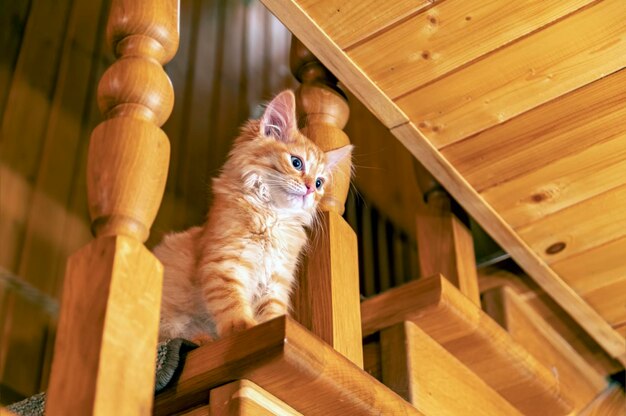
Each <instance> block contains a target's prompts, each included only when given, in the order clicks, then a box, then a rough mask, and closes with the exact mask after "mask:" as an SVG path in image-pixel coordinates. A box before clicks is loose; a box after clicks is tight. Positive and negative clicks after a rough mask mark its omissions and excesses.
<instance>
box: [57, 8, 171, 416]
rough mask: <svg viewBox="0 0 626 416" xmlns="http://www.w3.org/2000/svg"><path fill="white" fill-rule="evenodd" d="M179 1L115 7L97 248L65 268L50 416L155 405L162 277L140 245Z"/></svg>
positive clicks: (166, 103)
mask: <svg viewBox="0 0 626 416" xmlns="http://www.w3.org/2000/svg"><path fill="white" fill-rule="evenodd" d="M178 10H179V5H178V0H113V1H112V5H111V13H110V16H109V21H108V26H107V37H108V40H109V42H110V43H111V45H112V47H113V50H114V52H115V54H116V56H117V58H118V59H117V60H116V62H115V63H113V65H112V66H111V67H110V68H109V69H108V70H107V71H106V73H105V74H104V75H103V77H102V79H101V81H100V84H99V87H98V104H99V107H100V109H101V111H102V113H103V114H104V116H105V118H106V120H105V121H104V122H102V123H101V124H100V125H98V126H97V127H96V128H95V130H94V131H93V134H92V136H91V142H90V147H89V155H88V171H87V182H88V199H89V212H90V214H91V219H92V230H93V232H94V235H95V237H96V238H95V240H93V241H92V242H91V243H89V244H88V245H87V246H85V247H83V248H82V249H81V250H79V251H78V252H77V253H75V254H74V255H72V256H71V257H70V259H69V262H68V265H67V270H66V276H65V283H64V292H63V304H62V308H61V316H60V319H59V329H58V333H57V338H56V344H55V353H54V360H53V364H52V373H51V377H50V386H49V390H48V399H47V402H46V414H47V415H91V414H98V415H127V414H128V415H130V414H132V415H138V414H143V415H147V414H150V413H151V408H152V398H153V395H154V367H155V357H156V343H157V336H158V320H159V308H160V301H161V284H162V274H163V268H162V266H161V264H160V263H159V261H158V260H157V259H156V258H155V257H154V256H153V255H152V253H150V251H148V250H147V249H146V248H145V247H144V245H143V242H145V241H146V239H147V238H148V234H149V230H150V227H151V225H152V222H153V221H154V218H155V216H156V213H157V210H158V208H159V205H160V203H161V198H162V196H163V191H164V187H165V180H166V176H167V168H168V163H169V141H168V139H167V136H166V135H165V133H163V131H162V130H161V129H160V126H161V125H163V123H164V122H165V120H166V119H167V118H168V117H169V115H170V113H171V110H172V106H173V100H174V93H173V89H172V86H171V83H170V81H169V79H168V77H167V75H166V74H165V72H164V71H163V68H162V65H163V64H165V63H166V62H168V61H169V60H170V59H172V57H173V56H174V54H175V53H176V49H177V47H178Z"/></svg>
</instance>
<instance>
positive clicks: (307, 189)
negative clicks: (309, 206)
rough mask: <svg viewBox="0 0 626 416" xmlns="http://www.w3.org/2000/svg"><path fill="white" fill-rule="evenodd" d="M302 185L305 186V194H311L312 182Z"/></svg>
mask: <svg viewBox="0 0 626 416" xmlns="http://www.w3.org/2000/svg"><path fill="white" fill-rule="evenodd" d="M304 186H306V194H305V195H309V194H312V193H313V192H315V187H314V186H313V184H310V183H305V184H304Z"/></svg>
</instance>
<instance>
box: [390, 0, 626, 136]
mask: <svg viewBox="0 0 626 416" xmlns="http://www.w3.org/2000/svg"><path fill="white" fill-rule="evenodd" d="M444 4H445V3H444ZM598 22H602V24H598ZM624 30H626V9H625V8H624V3H623V1H622V0H606V1H602V2H599V3H597V4H595V5H594V6H593V7H589V8H585V9H584V10H581V11H580V12H579V13H576V14H574V15H573V16H569V17H568V18H566V19H564V20H562V21H560V22H557V23H555V24H554V25H551V26H549V27H547V28H546V29H545V30H542V31H539V32H537V33H535V34H532V35H530V36H528V37H525V38H523V39H521V40H519V41H518V42H516V43H514V44H513V45H509V46H508V47H505V48H502V49H499V50H498V51H496V52H494V53H493V54H491V55H489V56H487V57H485V58H484V59H482V60H480V61H478V62H475V63H473V64H472V65H469V66H466V67H464V68H463V69H461V70H459V71H457V72H455V73H453V74H451V75H449V76H447V77H445V78H443V79H441V80H438V81H436V82H433V83H431V84H429V85H427V86H426V87H424V88H421V89H419V90H417V91H415V92H412V93H410V94H408V95H406V96H404V97H402V98H400V99H398V100H396V103H397V104H398V106H399V107H400V109H402V110H403V111H405V112H406V114H407V115H408V117H409V118H410V119H411V121H412V122H413V123H415V124H416V125H417V126H418V127H419V128H420V129H421V131H423V132H424V133H425V134H426V135H427V136H428V138H429V140H430V141H431V142H432V143H433V144H434V145H435V146H436V147H437V148H441V147H444V146H446V145H449V144H451V143H454V142H457V141H459V140H461V139H463V138H465V137H468V136H470V135H472V134H475V133H478V132H480V131H482V130H485V129H487V128H489V127H491V126H493V125H496V124H499V123H502V122H504V121H506V120H509V119H511V118H513V117H514V116H516V115H518V114H521V113H523V112H525V111H528V110H530V109H531V108H533V107H536V106H538V105H540V104H543V103H545V102H548V101H550V100H553V99H555V98H557V97H559V96H561V95H563V94H565V93H567V92H569V91H572V90H574V89H576V88H579V87H581V86H583V85H585V84H588V83H590V82H592V81H594V80H596V79H598V78H601V77H603V76H605V75H607V74H610V73H612V72H615V71H618V70H620V69H621V68H623V67H624V66H625V65H626V39H625V38H624V37H623V33H624Z"/></svg>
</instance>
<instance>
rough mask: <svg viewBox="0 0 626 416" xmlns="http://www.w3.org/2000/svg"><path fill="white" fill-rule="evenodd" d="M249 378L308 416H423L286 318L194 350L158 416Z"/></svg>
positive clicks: (159, 401) (160, 399) (159, 404)
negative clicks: (337, 415)
mask: <svg viewBox="0 0 626 416" xmlns="http://www.w3.org/2000/svg"><path fill="white" fill-rule="evenodd" d="M233 379H247V380H250V381H252V382H253V383H255V384H257V385H258V386H259V387H261V388H263V389H264V390H265V391H267V392H269V393H270V394H272V395H274V396H275V397H276V398H278V399H279V400H281V401H283V402H285V403H287V404H288V405H289V406H291V407H292V408H293V409H295V410H296V411H298V412H300V413H302V414H305V415H332V414H345V415H380V414H385V415H398V416H400V415H420V414H422V413H420V412H419V411H417V409H415V408H414V407H412V406H411V405H409V404H408V403H407V402H405V401H404V400H403V399H402V398H400V397H399V396H398V395H397V394H395V393H394V392H393V391H391V390H390V389H389V388H387V387H386V386H384V385H383V384H382V383H380V382H378V381H377V380H376V379H374V378H373V377H372V376H370V375H369V374H367V373H366V372H365V371H363V370H361V369H360V368H359V367H357V366H356V365H354V363H352V362H351V361H349V360H347V359H346V358H345V357H344V356H343V355H341V354H339V353H338V352H337V351H335V350H334V349H333V348H331V347H329V346H328V345H327V344H326V343H324V342H322V341H321V340H320V339H319V338H317V337H316V336H314V335H313V334H311V333H310V332H308V331H307V330H306V329H304V328H303V327H302V326H301V325H300V324H298V323H297V322H295V321H294V320H293V319H291V318H289V317H286V316H282V317H278V318H276V319H273V320H271V321H268V322H265V323H263V324H260V325H257V326H255V327H253V328H250V329H249V330H246V331H244V332H241V333H238V334H234V335H231V336H229V337H225V338H223V339H220V340H218V341H216V342H213V343H211V344H207V345H204V346H202V347H200V348H198V349H196V350H194V351H191V352H190V353H189V354H188V355H187V358H186V360H185V366H184V368H183V369H182V372H181V373H180V377H179V378H178V380H177V381H176V383H175V384H174V385H172V386H171V387H169V388H168V389H166V390H165V391H163V392H161V393H159V394H158V395H157V397H156V400H155V415H157V416H161V415H170V414H173V413H176V412H180V411H182V410H184V409H185V408H190V407H193V406H198V405H201V404H203V403H206V394H207V391H208V390H210V389H212V388H214V387H217V386H220V385H222V384H225V383H228V382H230V381H232V380H233Z"/></svg>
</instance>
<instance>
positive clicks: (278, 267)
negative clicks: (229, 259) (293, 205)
mask: <svg viewBox="0 0 626 416" xmlns="http://www.w3.org/2000/svg"><path fill="white" fill-rule="evenodd" d="M252 223H253V226H252V227H251V228H250V232H249V234H248V236H247V238H248V243H247V244H246V246H245V248H244V250H243V252H242V258H243V259H244V260H245V261H249V262H251V263H252V264H254V265H256V271H257V273H255V274H254V275H253V276H254V277H253V278H254V280H256V281H255V282H253V284H256V287H257V288H258V289H259V290H265V289H266V288H267V287H268V286H269V285H270V284H271V282H272V279H273V276H275V275H281V276H291V277H292V276H293V274H294V272H295V268H296V266H297V263H298V258H299V255H300V251H301V250H302V247H303V246H304V244H305V243H306V240H307V236H306V232H305V231H304V228H303V226H302V225H301V224H300V223H298V221H296V220H295V219H294V218H291V217H290V216H289V215H285V214H281V213H264V214H263V215H253V216H252Z"/></svg>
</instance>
